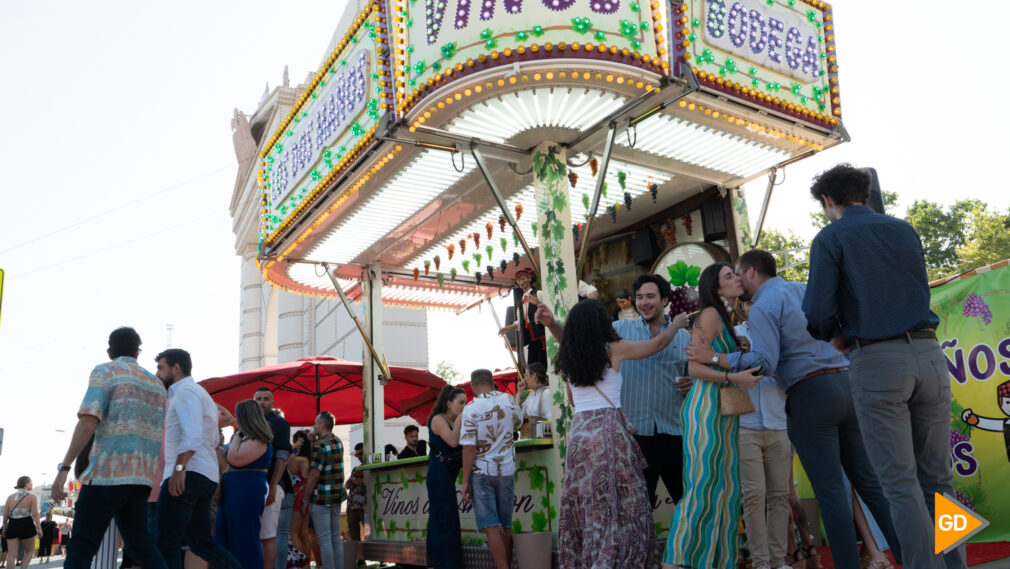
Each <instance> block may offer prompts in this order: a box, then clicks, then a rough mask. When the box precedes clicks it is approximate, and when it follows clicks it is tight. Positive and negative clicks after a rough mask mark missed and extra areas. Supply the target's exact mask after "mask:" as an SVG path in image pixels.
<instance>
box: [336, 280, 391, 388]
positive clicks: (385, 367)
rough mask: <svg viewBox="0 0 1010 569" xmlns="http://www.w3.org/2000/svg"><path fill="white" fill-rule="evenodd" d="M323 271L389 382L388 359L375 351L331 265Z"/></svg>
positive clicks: (383, 376) (383, 375)
mask: <svg viewBox="0 0 1010 569" xmlns="http://www.w3.org/2000/svg"><path fill="white" fill-rule="evenodd" d="M322 265H323V269H324V270H325V271H326V276H328V277H330V282H331V283H333V288H334V289H335V290H336V291H337V295H338V296H340V302H341V303H343V305H344V308H345V309H347V313H348V314H349V315H350V316H351V320H354V324H355V326H357V327H358V333H359V334H361V340H362V341H363V342H365V346H367V347H368V351H369V352H370V353H371V354H372V360H373V361H374V362H375V365H377V366H379V370H380V371H381V372H382V379H384V380H386V381H388V380H389V378H391V377H392V374H391V373H389V366H388V365H387V364H386V357H385V354H383V356H382V357H379V354H378V352H376V351H375V346H373V345H372V340H371V338H369V337H368V332H365V327H364V326H362V325H361V321H360V320H358V315H357V314H355V313H354V311H353V310H351V303H349V302H347V297H346V296H345V295H344V289H343V288H341V287H340V283H339V282H337V277H335V276H334V275H333V271H331V270H330V265H329V263H325V262H324V263H322Z"/></svg>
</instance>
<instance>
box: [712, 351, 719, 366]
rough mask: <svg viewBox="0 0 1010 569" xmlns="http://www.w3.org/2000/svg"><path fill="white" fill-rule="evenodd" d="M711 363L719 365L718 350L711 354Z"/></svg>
mask: <svg viewBox="0 0 1010 569" xmlns="http://www.w3.org/2000/svg"><path fill="white" fill-rule="evenodd" d="M712 365H714V366H717V365H719V353H718V352H716V353H714V354H712Z"/></svg>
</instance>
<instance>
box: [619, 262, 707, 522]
mask: <svg viewBox="0 0 1010 569" xmlns="http://www.w3.org/2000/svg"><path fill="white" fill-rule="evenodd" d="M633 291H634V292H633V294H634V295H635V308H637V309H638V313H639V314H640V315H641V318H636V319H635V320H618V321H616V322H614V330H616V331H617V335H618V336H620V337H621V338H623V339H625V340H631V341H638V340H648V339H650V338H652V337H654V336H655V335H656V334H659V333H660V332H662V331H663V330H664V329H665V328H666V327H667V326H675V327H677V328H679V329H680V331H679V332H678V333H677V336H675V337H674V340H673V341H672V342H670V344H669V345H667V346H666V347H665V348H663V349H662V350H661V351H659V352H657V353H655V354H653V355H651V356H649V357H647V358H643V359H640V360H624V363H622V364H621V375H622V376H623V377H624V383H623V384H622V385H621V406H622V407H623V408H624V414H625V415H627V417H628V420H629V421H631V424H632V425H634V426H635V429H636V430H637V431H638V434H636V435H635V440H636V441H638V446H639V447H641V449H642V454H644V455H645V461H646V463H647V464H648V468H646V469H645V482H646V485H647V486H648V489H649V499H650V500H652V503H653V505H655V503H656V486H657V485H658V483H659V479H660V477H662V478H663V485H664V486H666V490H667V492H669V493H670V498H672V499H673V501H674V502H678V501H680V497H681V496H682V495H683V493H684V488H683V470H684V455H683V452H682V448H683V444H682V441H681V430H680V407H681V405H683V403H684V395H683V394H682V393H681V391H680V390H679V389H678V383H677V382H678V379H679V378H681V377H683V376H685V375H687V359H686V357H685V354H684V349H685V348H686V347H687V343H688V341H690V335H688V334H687V332H685V331H684V328H685V326H687V314H686V313H681V314H678V315H677V316H675V317H674V318H673V319H672V320H671V319H670V317H669V316H668V315H667V314H666V311H667V307H668V306H669V305H670V295H671V290H670V283H668V282H667V281H666V280H665V279H663V278H661V277H659V276H657V275H652V274H643V275H639V276H638V278H637V279H635V284H634V286H633Z"/></svg>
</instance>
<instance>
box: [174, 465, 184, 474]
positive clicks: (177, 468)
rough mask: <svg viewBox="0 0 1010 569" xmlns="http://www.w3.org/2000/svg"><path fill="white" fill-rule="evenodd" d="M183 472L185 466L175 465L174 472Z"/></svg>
mask: <svg viewBox="0 0 1010 569" xmlns="http://www.w3.org/2000/svg"><path fill="white" fill-rule="evenodd" d="M183 470H186V465H185V464H176V465H175V471H176V472H182V471H183Z"/></svg>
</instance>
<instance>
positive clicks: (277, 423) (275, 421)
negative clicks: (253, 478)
mask: <svg viewBox="0 0 1010 569" xmlns="http://www.w3.org/2000/svg"><path fill="white" fill-rule="evenodd" d="M266 417H267V423H268V424H269V425H270V431H271V432H273V435H274V441H273V455H272V458H271V460H270V466H269V472H267V481H269V480H271V477H272V476H273V475H274V466H275V465H276V462H275V460H274V459H278V458H279V459H281V460H285V461H286V460H288V459H289V458H290V457H291V426H290V425H289V424H288V421H287V419H285V418H284V417H281V414H280V413H278V412H277V410H276V409H274V410H272V411H270V412H269V413H267V416H266ZM279 484H280V486H281V488H282V489H284V493H286V494H291V493H292V492H294V488H293V487H292V486H291V479H290V478H288V471H287V469H286V468H285V469H284V473H283V474H281V479H280V482H279Z"/></svg>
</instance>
